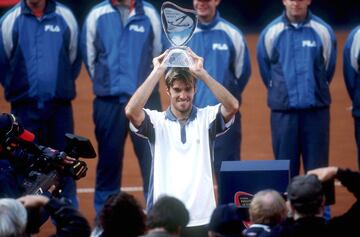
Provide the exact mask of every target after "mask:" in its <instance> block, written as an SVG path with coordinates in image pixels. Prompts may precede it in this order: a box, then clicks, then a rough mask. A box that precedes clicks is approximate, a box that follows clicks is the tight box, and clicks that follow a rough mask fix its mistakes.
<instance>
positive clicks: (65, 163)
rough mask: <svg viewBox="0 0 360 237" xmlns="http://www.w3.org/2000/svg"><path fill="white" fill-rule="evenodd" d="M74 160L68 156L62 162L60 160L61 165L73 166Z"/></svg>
mask: <svg viewBox="0 0 360 237" xmlns="http://www.w3.org/2000/svg"><path fill="white" fill-rule="evenodd" d="M75 161H76V159H75V158H73V157H70V156H66V157H65V158H64V159H63V160H62V164H63V165H73V164H74V163H75Z"/></svg>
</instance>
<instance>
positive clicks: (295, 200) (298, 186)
mask: <svg viewBox="0 0 360 237" xmlns="http://www.w3.org/2000/svg"><path fill="white" fill-rule="evenodd" d="M287 193H288V200H289V201H290V204H291V205H292V206H293V207H294V209H295V210H296V211H297V212H299V213H300V214H303V215H316V214H318V212H319V208H320V207H321V205H322V202H323V198H324V193H323V189H322V184H321V182H320V180H319V179H318V177H317V176H316V175H302V176H300V175H299V176H296V177H294V178H293V179H292V180H291V183H290V184H289V186H288V189H287Z"/></svg>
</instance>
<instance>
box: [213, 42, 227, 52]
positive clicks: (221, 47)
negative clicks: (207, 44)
mask: <svg viewBox="0 0 360 237" xmlns="http://www.w3.org/2000/svg"><path fill="white" fill-rule="evenodd" d="M212 49H213V50H229V47H228V46H227V44H219V43H213V45H212Z"/></svg>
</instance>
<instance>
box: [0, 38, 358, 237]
mask: <svg viewBox="0 0 360 237" xmlns="http://www.w3.org/2000/svg"><path fill="white" fill-rule="evenodd" d="M348 33H349V32H348V31H343V32H337V40H338V59H337V68H336V72H335V76H334V79H333V82H332V83H331V94H332V99H333V102H332V106H331V130H330V134H331V138H330V165H335V166H339V167H348V168H351V169H357V163H356V147H355V140H354V135H353V133H354V132H353V120H352V117H351V110H350V106H351V102H350V99H349V97H348V95H347V92H346V89H345V84H344V81H343V76H342V49H343V45H344V41H345V39H346V37H347V35H348ZM246 38H247V41H248V45H249V48H250V51H251V65H252V75H251V79H250V81H249V83H248V85H247V87H246V88H245V91H244V93H243V104H242V106H241V113H242V127H243V141H242V154H241V156H242V159H243V160H271V159H273V153H272V148H271V135H270V113H269V109H268V107H267V105H266V90H265V87H264V85H263V84H262V81H261V79H260V75H259V70H258V66H257V63H256V57H255V48H256V41H257V38H258V35H255V34H250V35H246ZM160 90H161V92H162V94H161V95H162V102H163V108H166V107H167V106H168V103H167V98H166V95H165V93H163V92H164V90H163V85H162V86H161V88H160ZM0 98H1V100H0V111H2V112H8V111H9V105H8V104H7V103H6V102H5V101H4V97H3V92H2V89H1V91H0ZM92 100H93V93H92V88H91V82H90V79H89V77H88V75H87V73H86V71H85V70H84V68H83V70H82V71H81V74H80V77H79V79H78V80H77V98H76V99H75V101H74V103H73V106H74V116H75V133H76V134H78V135H81V136H85V137H88V138H90V139H91V141H92V143H93V145H94V146H95V147H96V145H97V143H96V140H95V137H94V125H93V121H92ZM104 116H106V115H104ZM86 162H87V164H88V166H89V171H88V173H87V176H86V177H85V178H83V179H81V180H80V181H79V182H78V198H79V201H80V210H81V212H82V213H83V214H84V215H85V216H86V217H87V218H88V220H89V222H90V223H91V224H93V222H94V217H95V214H94V209H93V206H92V201H93V188H94V182H95V167H96V159H95V160H86ZM184 175H185V174H184ZM141 186H142V183H141V177H140V173H139V167H138V163H137V159H136V157H135V155H134V152H133V148H132V144H131V142H130V140H129V139H128V140H127V142H126V150H125V159H124V171H123V183H122V187H123V188H125V190H126V191H129V192H131V193H132V194H133V195H135V196H136V197H137V198H138V199H139V200H140V201H141V203H142V204H144V198H143V195H142V191H141V189H140V187H141ZM353 202H354V198H353V196H352V195H351V194H349V193H348V192H347V190H346V189H345V188H344V187H342V186H339V185H337V186H336V204H335V205H334V206H333V208H332V214H333V215H338V214H341V213H343V212H345V211H346V210H347V209H348V208H349V207H350V206H351V204H352V203H353ZM41 232H42V233H41V234H39V235H36V236H48V235H49V234H51V233H54V228H53V227H52V225H51V224H50V223H49V222H47V223H46V224H45V225H44V226H43V227H42V229H41Z"/></svg>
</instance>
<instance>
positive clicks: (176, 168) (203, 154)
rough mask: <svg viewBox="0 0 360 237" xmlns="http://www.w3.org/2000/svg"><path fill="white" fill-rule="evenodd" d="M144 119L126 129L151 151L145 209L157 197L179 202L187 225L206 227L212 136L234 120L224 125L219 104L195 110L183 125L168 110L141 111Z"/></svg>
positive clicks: (211, 193)
mask: <svg viewBox="0 0 360 237" xmlns="http://www.w3.org/2000/svg"><path fill="white" fill-rule="evenodd" d="M144 111H145V114H146V115H145V119H144V121H143V123H142V125H141V126H140V127H139V128H138V129H137V128H135V127H134V126H133V124H131V123H130V128H131V130H132V131H133V132H136V133H137V134H139V135H140V136H143V137H146V138H147V139H148V140H149V143H150V146H151V151H152V157H153V160H152V170H151V177H150V185H149V186H150V187H149V194H148V197H147V208H148V209H149V208H151V207H152V205H153V204H154V202H155V201H156V200H157V199H158V198H159V197H160V196H161V195H170V196H173V197H176V198H178V199H180V200H181V201H183V203H184V204H185V206H186V208H187V209H188V210H189V212H190V222H189V224H188V226H199V225H205V224H208V223H209V221H210V217H211V214H212V212H213V210H214V209H215V206H216V202H215V194H214V189H213V178H212V177H213V176H212V160H213V148H214V140H215V137H216V136H218V135H220V134H222V133H224V132H225V131H226V130H227V129H228V128H229V126H230V125H231V124H232V123H233V122H234V117H233V118H232V119H231V120H230V121H229V122H228V123H226V124H225V123H224V120H223V117H222V115H221V112H220V104H218V105H215V106H207V107H205V108H201V109H199V108H196V107H195V106H193V108H192V111H191V114H190V116H189V118H188V120H187V122H186V124H185V125H184V126H182V125H181V124H180V122H179V121H178V120H177V119H176V117H175V116H174V115H173V114H172V112H171V110H170V108H169V109H168V110H167V111H164V112H159V111H155V110H148V109H144Z"/></svg>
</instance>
